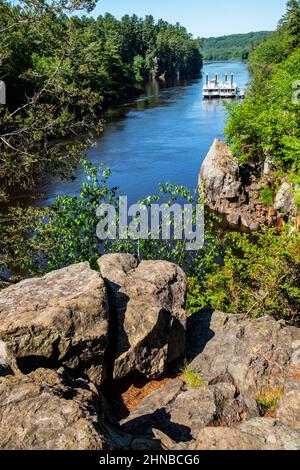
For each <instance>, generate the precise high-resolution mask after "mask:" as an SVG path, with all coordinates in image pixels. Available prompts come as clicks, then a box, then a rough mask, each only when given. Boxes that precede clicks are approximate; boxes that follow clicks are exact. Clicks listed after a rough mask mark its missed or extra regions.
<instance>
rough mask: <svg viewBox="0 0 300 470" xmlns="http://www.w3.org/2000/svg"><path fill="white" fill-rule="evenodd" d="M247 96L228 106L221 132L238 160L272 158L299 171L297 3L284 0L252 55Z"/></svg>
mask: <svg viewBox="0 0 300 470" xmlns="http://www.w3.org/2000/svg"><path fill="white" fill-rule="evenodd" d="M249 68H250V70H251V73H252V82H251V87H250V89H249V92H248V97H247V99H246V100H245V101H244V102H243V103H242V104H240V103H235V104H233V105H232V106H229V107H228V111H229V121H228V125H227V128H226V133H227V137H228V140H229V142H230V143H231V144H232V146H233V150H234V152H235V153H236V154H237V155H238V157H239V159H240V161H243V162H244V161H249V160H256V161H260V162H262V163H263V162H264V161H265V160H266V159H269V160H271V161H272V163H273V165H274V166H275V168H276V169H277V171H282V172H288V173H289V174H290V178H292V179H295V178H299V176H300V173H299V172H300V96H299V92H298V91H299V88H300V87H299V77H300V75H299V74H300V4H299V1H297V0H289V2H288V9H287V12H286V14H285V15H284V17H283V18H282V20H281V21H280V24H279V27H278V29H277V31H276V32H274V33H273V34H272V35H271V36H270V37H269V38H268V39H267V40H266V41H264V42H263V43H262V44H260V45H259V46H258V47H257V48H256V49H255V51H254V52H253V53H252V54H251V56H250V59H249Z"/></svg>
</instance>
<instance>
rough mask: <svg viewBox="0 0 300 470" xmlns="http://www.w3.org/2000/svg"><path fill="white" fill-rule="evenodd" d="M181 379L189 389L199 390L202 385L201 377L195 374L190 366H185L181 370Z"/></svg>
mask: <svg viewBox="0 0 300 470" xmlns="http://www.w3.org/2000/svg"><path fill="white" fill-rule="evenodd" d="M182 378H183V380H184V382H186V383H187V384H188V386H189V387H191V388H200V387H203V385H204V382H203V379H202V377H201V375H200V374H198V373H197V372H195V371H194V370H193V369H192V367H191V366H190V365H186V366H185V368H184V369H183V373H182Z"/></svg>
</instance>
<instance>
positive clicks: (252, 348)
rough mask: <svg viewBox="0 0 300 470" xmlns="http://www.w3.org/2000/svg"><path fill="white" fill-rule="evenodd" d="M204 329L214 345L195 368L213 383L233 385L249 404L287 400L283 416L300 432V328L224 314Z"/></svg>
mask: <svg viewBox="0 0 300 470" xmlns="http://www.w3.org/2000/svg"><path fill="white" fill-rule="evenodd" d="M203 325H204V330H205V331H203V332H202V333H200V335H201V334H202V336H203V335H204V336H205V335H207V330H208V329H209V332H210V334H209V337H207V341H208V342H207V343H206V344H205V345H203V351H202V352H201V353H200V354H199V355H198V356H197V357H195V359H194V360H193V361H192V363H191V367H192V368H193V369H194V370H195V371H196V372H197V373H199V374H201V376H202V377H203V378H204V380H206V381H207V382H208V383H209V384H216V383H224V382H226V383H228V382H230V383H232V384H233V385H234V386H236V387H237V389H238V390H239V392H240V393H242V394H243V395H244V397H245V400H246V402H247V401H248V400H253V399H259V398H260V397H261V398H264V397H265V398H266V399H269V398H270V399H271V398H272V397H274V398H275V399H278V400H279V399H280V397H282V399H281V401H279V403H280V406H279V404H278V406H279V410H278V413H279V416H281V417H282V421H283V422H284V423H286V424H289V425H291V426H294V427H297V426H296V423H297V422H298V423H299V422H300V413H299V377H300V375H299V365H300V363H299V356H300V329H299V328H295V327H291V326H286V325H285V324H284V322H281V321H279V322H278V321H276V320H274V319H273V318H271V317H263V318H259V319H256V320H253V319H250V318H245V317H242V316H238V315H225V314H223V313H222V312H214V313H213V315H212V316H211V318H210V322H209V325H207V324H205V323H204V324H203ZM200 327H201V325H200ZM288 413H290V414H291V415H292V417H287V415H288ZM283 417H284V418H283Z"/></svg>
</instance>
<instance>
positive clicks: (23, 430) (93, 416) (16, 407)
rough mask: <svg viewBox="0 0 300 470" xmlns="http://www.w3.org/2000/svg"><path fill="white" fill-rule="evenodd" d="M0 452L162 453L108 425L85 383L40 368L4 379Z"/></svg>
mask: <svg viewBox="0 0 300 470" xmlns="http://www.w3.org/2000/svg"><path fill="white" fill-rule="evenodd" d="M0 402H1V407H0V449H1V450H28V449H30V450H62V449H64V450H115V449H119V450H120V449H121V450H122V449H123V450H125V449H140V448H146V449H147V448H148V449H155V448H156V449H158V448H160V447H161V446H160V444H159V443H158V442H156V441H155V440H153V441H150V440H147V439H143V438H141V437H137V438H135V437H133V436H130V435H126V434H125V433H122V432H120V431H119V430H117V429H115V428H113V427H112V426H110V424H109V423H105V419H106V409H105V407H106V406H107V405H106V404H105V402H104V400H103V398H101V396H99V395H97V392H96V391H95V389H94V388H93V386H92V385H91V384H89V383H88V382H87V381H86V380H73V379H71V378H70V377H69V376H68V375H66V374H64V373H63V372H60V371H59V372H55V371H52V370H46V369H39V370H37V371H35V372H32V373H31V374H29V375H20V374H19V375H16V376H14V377H8V378H1V379H0Z"/></svg>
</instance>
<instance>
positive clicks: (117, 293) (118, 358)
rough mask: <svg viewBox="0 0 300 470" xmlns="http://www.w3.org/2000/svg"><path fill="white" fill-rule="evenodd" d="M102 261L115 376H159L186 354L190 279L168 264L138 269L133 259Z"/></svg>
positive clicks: (147, 264)
mask: <svg viewBox="0 0 300 470" xmlns="http://www.w3.org/2000/svg"><path fill="white" fill-rule="evenodd" d="M98 263H99V267H100V271H101V274H102V276H103V277H104V279H105V280H106V282H107V284H108V286H109V292H110V305H111V310H112V314H111V316H112V317H113V316H114V320H113V319H112V323H114V325H115V330H116V335H115V336H116V344H115V352H114V356H115V360H114V368H113V376H114V378H115V379H121V378H124V377H126V376H127V375H128V374H130V373H135V372H139V373H141V374H143V375H144V376H145V377H147V378H156V377H159V376H160V375H161V374H162V373H163V372H164V371H165V369H166V366H167V364H168V363H170V362H172V361H174V360H175V359H178V358H180V357H182V356H183V354H184V350H185V328H186V313H185V311H184V303H185V295H186V288H187V279H186V275H185V274H184V272H183V271H182V269H180V268H179V267H178V266H176V265H175V264H172V263H168V262H164V261H142V262H141V263H140V264H139V265H138V266H137V262H136V260H135V259H134V258H133V257H132V256H130V255H119V254H117V255H104V256H102V257H101V258H100V259H99V262H98Z"/></svg>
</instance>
